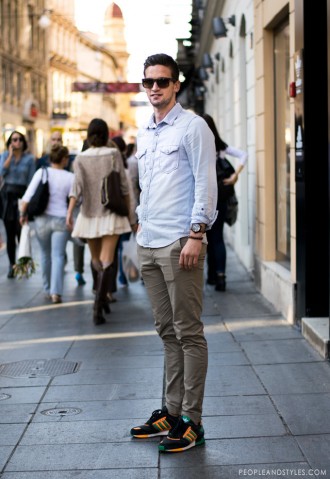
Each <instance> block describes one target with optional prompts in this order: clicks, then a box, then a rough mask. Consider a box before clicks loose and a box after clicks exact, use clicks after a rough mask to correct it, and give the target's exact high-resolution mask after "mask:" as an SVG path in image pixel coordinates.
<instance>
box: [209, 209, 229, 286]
mask: <svg viewBox="0 0 330 479" xmlns="http://www.w3.org/2000/svg"><path fill="white" fill-rule="evenodd" d="M226 211H227V202H222V203H220V204H218V217H217V219H216V220H215V222H214V224H213V225H212V228H211V229H210V230H208V231H207V232H206V236H207V242H208V245H207V267H208V271H207V276H208V280H213V281H214V280H215V279H216V275H217V274H218V273H221V274H225V272H226V262H227V251H226V245H225V240H224V237H223V227H224V223H225V217H226Z"/></svg>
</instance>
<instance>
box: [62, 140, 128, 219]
mask: <svg viewBox="0 0 330 479" xmlns="http://www.w3.org/2000/svg"><path fill="white" fill-rule="evenodd" d="M112 170H115V171H118V172H119V173H120V189H121V192H122V194H123V195H128V194H129V190H128V183H127V178H126V174H125V169H124V165H123V161H122V159H121V156H120V152H119V151H118V150H117V149H116V148H109V147H107V146H101V147H92V148H88V150H85V151H84V152H82V153H79V155H77V156H76V158H75V160H74V162H73V172H74V176H75V178H74V182H73V186H72V189H71V193H70V196H74V197H75V198H77V199H78V200H80V199H81V200H82V205H81V213H82V214H83V216H86V217H89V218H91V217H95V216H96V217H99V216H107V215H109V214H110V210H108V209H107V208H105V207H104V206H103V205H102V204H101V187H102V180H103V178H104V177H106V176H108V175H109V174H110V173H111V171H112Z"/></svg>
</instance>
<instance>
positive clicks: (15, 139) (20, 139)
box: [10, 138, 23, 143]
mask: <svg viewBox="0 0 330 479" xmlns="http://www.w3.org/2000/svg"><path fill="white" fill-rule="evenodd" d="M10 141H12V142H15V141H21V142H22V143H23V138H12V139H11V140H10Z"/></svg>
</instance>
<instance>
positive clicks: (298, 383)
mask: <svg viewBox="0 0 330 479" xmlns="http://www.w3.org/2000/svg"><path fill="white" fill-rule="evenodd" d="M255 371H256V373H257V374H258V376H259V378H260V380H261V381H262V383H263V384H264V386H265V388H266V389H267V391H268V393H269V394H298V393H305V394H306V393H324V392H330V364H328V363H325V362H320V363H298V364H275V365H269V366H268V365H266V366H255Z"/></svg>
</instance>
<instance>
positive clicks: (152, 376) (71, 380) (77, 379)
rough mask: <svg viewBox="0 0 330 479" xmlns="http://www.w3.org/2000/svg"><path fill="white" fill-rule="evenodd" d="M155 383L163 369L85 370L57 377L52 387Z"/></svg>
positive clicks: (161, 379) (161, 376) (159, 379)
mask: <svg viewBox="0 0 330 479" xmlns="http://www.w3.org/2000/svg"><path fill="white" fill-rule="evenodd" d="M155 381H160V382H161V383H162V381H163V368H135V369H133V368H130V369H126V370H125V374H123V370H122V369H120V368H117V369H107V370H102V369H101V370H99V371H95V370H87V371H78V372H77V373H75V374H67V375H65V376H57V377H56V378H54V379H53V382H52V384H53V385H54V386H64V385H74V384H80V385H83V384H95V385H96V384H111V383H116V384H127V383H128V382H131V383H132V384H134V383H149V382H150V383H154V382H155ZM0 384H1V383H0Z"/></svg>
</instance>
